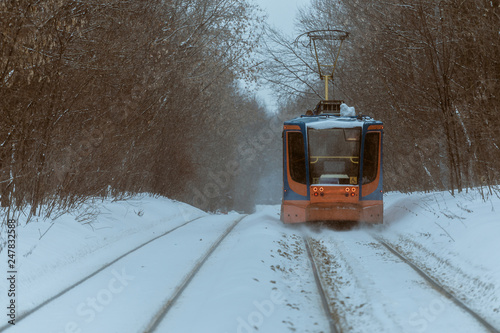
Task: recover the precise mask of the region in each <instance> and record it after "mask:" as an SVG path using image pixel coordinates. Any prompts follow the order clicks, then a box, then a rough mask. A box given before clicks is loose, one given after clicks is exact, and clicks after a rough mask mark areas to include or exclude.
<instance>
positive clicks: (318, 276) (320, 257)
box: [303, 234, 500, 333]
mask: <svg viewBox="0 0 500 333" xmlns="http://www.w3.org/2000/svg"><path fill="white" fill-rule="evenodd" d="M370 236H371V237H372V238H373V242H374V244H372V246H373V247H377V248H383V249H385V250H386V252H388V253H390V254H391V255H392V256H393V259H395V260H397V261H399V262H400V263H404V264H405V265H407V266H408V267H410V268H411V270H413V271H414V272H416V273H417V274H418V275H419V276H420V277H421V278H422V279H423V280H424V281H425V283H426V284H427V285H429V286H430V287H431V288H432V289H434V290H436V291H437V292H438V293H439V294H440V295H441V296H443V297H444V298H446V299H447V300H449V301H451V302H452V303H453V304H455V305H456V306H457V307H458V308H460V309H461V310H463V311H464V312H465V313H467V314H469V315H470V317H472V318H473V320H475V321H476V322H477V323H479V324H480V325H481V326H482V327H483V328H484V329H485V330H486V331H488V332H492V333H500V331H499V330H498V329H497V328H495V327H494V326H493V325H491V324H490V323H489V322H488V321H487V320H486V319H484V318H483V317H482V316H481V315H480V314H478V313H477V312H475V311H473V310H472V309H471V308H470V307H468V306H467V305H466V304H465V303H464V302H462V301H461V300H459V299H458V298H457V297H455V296H454V295H453V293H452V292H450V291H449V290H448V289H447V288H446V286H443V285H441V284H440V283H438V282H437V281H435V280H434V279H433V278H432V277H430V276H429V275H428V274H426V273H425V272H424V271H423V270H421V269H420V268H419V267H418V264H417V263H414V262H412V261H411V260H409V259H408V258H407V257H405V256H404V255H403V254H402V253H400V252H399V251H398V250H397V249H396V248H395V247H394V246H392V245H391V244H389V243H388V242H386V241H385V240H384V239H382V238H380V237H379V236H376V235H373V234H370ZM303 239H304V243H305V248H306V250H307V253H308V257H309V260H310V262H311V266H312V269H313V273H314V276H315V282H316V285H317V289H318V293H319V294H320V296H321V300H322V305H323V309H324V312H325V315H326V316H327V319H328V321H329V323H330V332H335V333H337V332H347V331H350V328H349V326H350V325H351V323H349V322H348V319H347V321H346V317H345V316H344V314H343V311H345V309H342V308H338V307H337V306H338V304H339V300H338V295H332V288H333V289H338V287H337V286H332V285H331V284H332V281H335V278H332V277H331V276H330V277H328V276H325V273H324V272H327V271H328V269H324V266H325V265H332V263H331V261H330V260H329V259H328V258H326V257H325V256H324V253H320V251H318V250H315V247H316V246H315V244H319V241H318V240H317V239H315V238H314V237H309V236H304V237H303ZM335 271H336V270H335ZM341 278H342V277H341ZM327 281H328V282H327ZM337 281H338V280H337ZM328 284H330V285H328ZM333 294H335V292H333ZM339 294H342V293H341V292H340V293H339Z"/></svg>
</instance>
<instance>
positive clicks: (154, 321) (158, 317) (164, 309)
mask: <svg viewBox="0 0 500 333" xmlns="http://www.w3.org/2000/svg"><path fill="white" fill-rule="evenodd" d="M246 216H247V215H242V216H240V217H239V218H237V219H236V220H235V221H234V222H233V223H232V224H231V225H230V226H229V227H228V228H227V229H226V231H225V232H224V233H223V234H222V235H221V236H220V237H219V238H218V239H217V240H216V241H215V242H214V243H213V244H212V246H211V247H210V248H209V249H208V250H207V252H206V253H205V254H204V255H203V256H202V257H201V258H200V259H199V260H198V261H197V263H196V264H195V266H194V267H193V268H192V269H191V271H189V273H188V274H187V275H186V276H185V278H184V279H183V280H182V281H181V282H180V283H179V285H177V287H176V288H175V291H174V292H173V294H172V295H170V297H169V298H168V299H167V300H166V301H165V302H164V303H163V305H162V306H161V308H160V309H159V310H158V311H157V312H156V313H155V314H154V316H153V317H152V318H151V320H150V321H149V323H148V325H147V326H146V328H145V329H144V331H143V332H144V333H149V332H154V331H155V330H156V328H157V327H158V325H159V324H160V323H161V321H162V320H163V318H165V316H166V315H167V313H168V312H169V310H170V309H171V308H172V306H173V305H174V304H175V302H176V301H177V299H178V298H179V296H180V295H181V294H182V292H183V291H184V290H185V289H186V287H187V286H188V285H189V283H190V282H191V281H192V280H193V278H194V277H195V276H196V274H197V273H198V271H199V270H200V268H201V267H202V266H203V264H205V262H206V261H207V259H208V258H209V257H210V256H211V255H212V253H213V252H214V251H215V249H216V248H217V247H218V246H219V245H220V244H221V243H222V241H223V240H224V239H225V238H226V236H227V235H229V233H231V231H232V230H233V229H234V227H236V225H237V224H238V223H239V222H240V221H241V220H243V219H244V218H245V217H246Z"/></svg>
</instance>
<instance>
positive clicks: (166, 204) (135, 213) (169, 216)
mask: <svg viewBox="0 0 500 333" xmlns="http://www.w3.org/2000/svg"><path fill="white" fill-rule="evenodd" d="M86 212H93V213H95V214H97V215H94V216H93V217H91V216H88V220H85V221H80V222H77V220H80V219H81V217H82V215H83V214H85V213H86ZM204 215H206V213H204V212H202V211H201V210H199V209H196V208H194V207H192V206H189V205H187V204H184V203H180V202H176V201H173V200H169V199H166V198H161V197H160V198H154V197H151V196H148V195H138V196H135V197H132V198H131V199H128V200H124V201H114V202H112V201H111V200H105V201H104V202H102V201H100V200H97V201H96V202H94V203H92V202H88V203H86V204H85V205H84V206H83V207H82V208H81V209H80V210H79V211H78V212H75V213H74V214H65V215H62V216H60V217H59V218H57V219H55V220H45V221H44V220H43V219H39V220H37V219H33V220H31V221H30V222H29V223H28V224H26V221H25V220H24V221H23V220H19V221H18V222H19V226H18V227H17V244H16V254H17V261H16V263H17V267H16V268H17V271H18V276H17V278H18V280H17V288H18V290H19V293H18V304H19V308H18V311H17V313H18V314H21V313H22V312H23V311H26V310H29V309H31V308H33V307H34V306H37V305H38V304H40V303H42V302H44V301H45V300H46V299H48V298H49V297H51V296H53V295H55V294H57V293H58V292H60V291H61V290H64V289H65V288H67V287H68V286H70V285H72V284H74V283H75V282H77V281H79V280H80V279H82V278H83V277H85V276H87V275H88V274H90V273H92V272H94V271H96V270H97V269H99V268H100V267H101V266H102V265H103V264H105V263H108V262H110V261H112V260H114V259H116V258H117V257H119V256H121V255H122V254H124V253H126V252H127V251H130V250H131V249H132V248H134V247H136V246H138V245H140V244H142V243H144V242H146V241H148V240H150V239H152V238H154V237H156V236H158V235H160V234H161V233H162V232H165V231H167V230H169V229H171V228H173V227H176V226H178V225H181V224H183V223H184V222H186V221H188V220H191V219H193V218H196V217H199V216H204ZM92 218H93V219H94V220H92ZM0 257H2V260H1V261H0V269H2V271H3V272H6V271H7V267H6V265H7V260H3V258H7V254H6V252H5V248H4V249H2V251H1V252H0ZM2 285H3V284H2ZM40 286H43V288H40ZM6 297H7V293H5V294H4V293H2V294H1V295H0V302H1V304H7V303H6V302H7V299H6ZM2 324H3V323H2ZM0 326H1V325H0Z"/></svg>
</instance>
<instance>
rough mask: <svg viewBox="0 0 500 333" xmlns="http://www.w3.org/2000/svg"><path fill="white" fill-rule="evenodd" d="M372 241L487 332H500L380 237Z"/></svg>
mask: <svg viewBox="0 0 500 333" xmlns="http://www.w3.org/2000/svg"><path fill="white" fill-rule="evenodd" d="M374 239H375V240H377V241H378V242H379V243H380V244H382V245H383V246H384V247H385V248H387V249H388V250H389V251H390V252H391V253H392V254H394V255H395V256H396V257H398V258H399V259H400V260H402V261H403V262H404V263H406V264H407V265H408V266H410V267H411V268H412V269H413V270H414V271H415V272H417V273H418V274H419V275H420V276H421V277H422V278H423V279H424V280H426V281H427V282H428V283H429V284H430V285H431V286H432V287H433V288H434V289H436V290H437V291H439V292H440V293H441V294H442V295H443V296H445V297H446V298H448V299H449V300H450V301H452V302H453V303H455V305H457V306H458V307H460V308H461V309H463V310H464V311H466V312H467V313H469V314H470V315H471V316H472V317H473V318H474V319H476V320H477V321H478V322H479V323H481V325H483V326H484V327H485V328H486V329H487V330H489V331H490V332H492V333H500V331H499V330H498V329H497V328H495V327H494V326H493V325H491V324H490V323H488V322H487V321H486V320H485V319H484V318H482V317H481V316H480V315H479V314H478V313H477V312H475V311H473V310H472V309H471V308H469V307H468V306H467V305H466V304H465V303H463V302H462V301H460V300H459V299H458V298H457V297H455V296H454V295H453V294H452V293H451V292H449V291H448V290H447V288H446V287H444V286H442V285H441V284H439V283H438V282H436V281H435V280H434V279H433V278H432V277H430V276H429V275H428V274H426V273H425V272H424V271H423V270H421V269H420V268H419V267H418V266H417V265H416V264H415V263H413V262H412V261H411V260H409V259H408V258H407V257H406V256H405V255H403V254H402V253H400V252H399V251H397V250H396V249H395V248H394V247H393V246H391V245H390V244H389V243H387V242H386V241H384V240H383V239H381V238H380V237H376V236H374Z"/></svg>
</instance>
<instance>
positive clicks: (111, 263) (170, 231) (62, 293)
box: [0, 216, 203, 332]
mask: <svg viewBox="0 0 500 333" xmlns="http://www.w3.org/2000/svg"><path fill="white" fill-rule="evenodd" d="M202 217H203V216H199V217H196V218H194V219H191V220H189V221H186V222H184V223H183V224H181V225H178V226H176V227H174V228H172V229H169V230H168V231H166V232H164V233H162V234H160V235H159V236H156V237H154V238H152V239H150V240H148V241H147V242H144V243H142V244H140V245H138V246H136V247H135V248H133V249H131V250H130V251H128V252H126V253H124V254H122V255H121V256H119V257H117V258H115V259H113V260H112V261H110V262H108V263H106V264H104V265H102V266H101V267H100V268H99V269H97V270H96V271H94V272H93V273H91V274H89V275H87V276H85V277H83V278H82V279H80V280H78V281H77V282H75V283H73V284H72V285H71V286H69V287H67V288H65V289H64V290H62V291H60V292H59V293H57V294H55V295H54V296H52V297H50V298H49V299H47V300H45V301H44V302H42V303H40V304H38V305H37V306H35V307H33V308H31V309H29V310H27V311H24V312H22V313H20V314H19V315H18V316H17V318H16V323H19V322H20V321H22V320H23V319H25V318H26V317H28V316H29V315H31V314H33V313H35V312H36V311H38V310H40V309H42V308H43V307H45V306H46V305H47V304H49V303H51V302H53V301H54V300H56V299H58V298H59V297H61V296H62V295H64V294H66V293H67V292H69V291H70V290H72V289H74V288H75V287H77V286H79V285H81V284H82V283H84V282H85V281H87V280H89V279H90V278H92V277H94V276H96V275H97V274H99V273H101V272H102V271H104V270H105V269H106V268H108V267H109V266H111V265H113V264H114V263H116V262H118V261H120V260H121V259H123V258H125V257H126V256H128V255H130V254H131V253H133V252H136V251H137V250H139V249H141V248H142V247H144V246H146V245H148V244H150V243H152V242H154V241H155V240H157V239H159V238H162V237H164V236H166V235H168V234H170V233H172V232H174V231H176V230H177V229H179V228H182V227H184V226H186V225H188V224H189V223H192V222H194V221H196V220H199V219H200V218H202ZM10 326H11V325H9V324H5V325H3V326H1V327H0V332H2V331H3V330H5V329H7V328H9V327H10Z"/></svg>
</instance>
